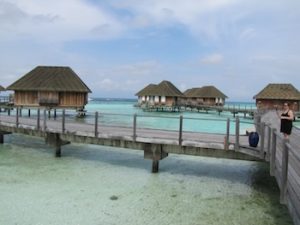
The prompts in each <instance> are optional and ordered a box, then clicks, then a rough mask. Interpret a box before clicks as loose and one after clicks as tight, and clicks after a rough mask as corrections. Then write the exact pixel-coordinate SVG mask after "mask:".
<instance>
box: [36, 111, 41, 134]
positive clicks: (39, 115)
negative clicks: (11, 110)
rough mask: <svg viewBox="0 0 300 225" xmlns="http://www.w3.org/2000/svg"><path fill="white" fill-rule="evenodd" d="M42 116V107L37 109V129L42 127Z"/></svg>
mask: <svg viewBox="0 0 300 225" xmlns="http://www.w3.org/2000/svg"><path fill="white" fill-rule="evenodd" d="M40 118H41V111H40V109H38V110H37V120H36V129H37V130H39V129H40Z"/></svg>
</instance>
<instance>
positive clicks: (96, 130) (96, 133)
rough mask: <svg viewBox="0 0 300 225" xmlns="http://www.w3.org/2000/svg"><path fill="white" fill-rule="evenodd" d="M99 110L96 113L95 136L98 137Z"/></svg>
mask: <svg viewBox="0 0 300 225" xmlns="http://www.w3.org/2000/svg"><path fill="white" fill-rule="evenodd" d="M98 116H99V115H98V112H96V113H95V137H98Z"/></svg>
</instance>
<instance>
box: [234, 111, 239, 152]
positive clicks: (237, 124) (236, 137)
mask: <svg viewBox="0 0 300 225" xmlns="http://www.w3.org/2000/svg"><path fill="white" fill-rule="evenodd" d="M239 148H240V119H239V116H237V117H236V118H235V145H234V150H235V151H238V150H239Z"/></svg>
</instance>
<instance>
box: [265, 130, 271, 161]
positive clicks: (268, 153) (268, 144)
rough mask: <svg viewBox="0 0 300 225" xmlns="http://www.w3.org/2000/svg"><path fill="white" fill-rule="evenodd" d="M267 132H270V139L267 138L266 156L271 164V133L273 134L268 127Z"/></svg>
mask: <svg viewBox="0 0 300 225" xmlns="http://www.w3.org/2000/svg"><path fill="white" fill-rule="evenodd" d="M267 130H268V137H267V141H268V142H267V155H266V161H267V162H269V161H270V154H271V153H270V152H271V132H272V129H271V127H270V125H269V126H267Z"/></svg>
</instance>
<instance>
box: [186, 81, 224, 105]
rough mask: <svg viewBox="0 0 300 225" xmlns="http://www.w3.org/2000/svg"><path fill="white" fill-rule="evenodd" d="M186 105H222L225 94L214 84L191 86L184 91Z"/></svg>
mask: <svg viewBox="0 0 300 225" xmlns="http://www.w3.org/2000/svg"><path fill="white" fill-rule="evenodd" d="M184 96H185V104H186V105H189V104H190V105H195V106H197V105H210V106H213V105H224V104H225V99H226V98H227V96H226V95H225V94H224V93H223V92H221V91H220V90H219V89H217V88H216V87H214V86H203V87H201V88H191V89H188V90H186V91H185V92H184Z"/></svg>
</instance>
